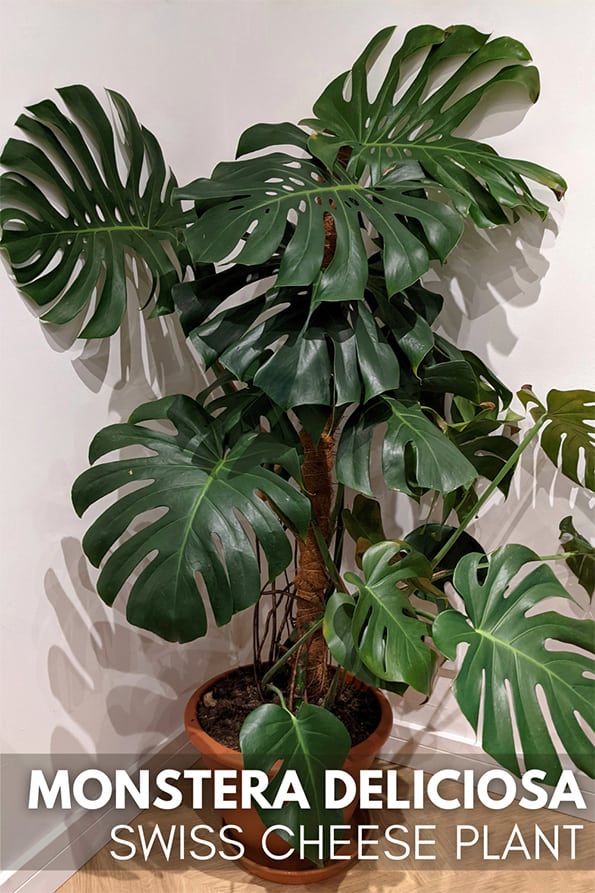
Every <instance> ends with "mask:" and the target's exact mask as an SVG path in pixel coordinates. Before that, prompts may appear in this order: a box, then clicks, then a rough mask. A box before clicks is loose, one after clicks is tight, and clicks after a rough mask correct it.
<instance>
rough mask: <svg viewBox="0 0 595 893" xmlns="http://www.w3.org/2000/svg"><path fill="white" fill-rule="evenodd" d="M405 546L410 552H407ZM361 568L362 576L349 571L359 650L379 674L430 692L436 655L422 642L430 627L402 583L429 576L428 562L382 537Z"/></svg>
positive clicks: (353, 633) (353, 625)
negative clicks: (418, 614) (419, 616)
mask: <svg viewBox="0 0 595 893" xmlns="http://www.w3.org/2000/svg"><path fill="white" fill-rule="evenodd" d="M401 551H405V552H406V554H405V555H404V556H403V557H399V555H400V552H401ZM362 571H363V579H362V578H360V577H358V576H357V575H356V574H351V573H349V574H347V575H346V579H347V580H348V581H349V582H350V583H354V584H355V585H356V586H357V590H358V594H357V598H356V600H355V608H354V611H353V620H352V627H351V634H352V639H353V643H354V646H355V650H356V654H357V656H358V657H359V659H360V660H361V661H362V663H363V664H364V666H365V667H367V669H368V670H369V671H370V672H371V673H372V674H373V675H375V676H377V677H378V678H379V679H385V680H388V681H390V682H404V683H406V684H407V685H411V686H412V687H413V688H415V689H417V691H420V692H424V693H427V692H429V690H430V684H431V680H432V668H433V665H434V655H433V654H432V652H431V651H430V649H429V648H428V646H427V645H426V644H425V642H424V635H426V634H427V627H426V625H425V624H424V623H422V622H421V621H420V620H418V619H417V618H416V617H415V611H414V609H413V607H412V605H411V602H410V600H409V597H408V594H407V592H406V591H404V590H403V589H399V588H398V584H399V583H403V582H405V581H412V582H413V581H415V580H416V579H419V578H422V579H427V580H430V579H431V577H432V567H431V565H430V562H429V561H428V560H427V559H426V558H425V557H424V556H423V555H421V554H420V553H419V552H415V551H414V550H413V549H411V548H410V547H404V549H403V550H401V549H400V547H399V546H398V545H396V544H395V543H393V542H382V543H376V544H375V545H373V546H371V547H370V548H369V549H368V550H367V551H366V552H365V553H364V556H363V559H362ZM331 611H334V607H333V609H331Z"/></svg>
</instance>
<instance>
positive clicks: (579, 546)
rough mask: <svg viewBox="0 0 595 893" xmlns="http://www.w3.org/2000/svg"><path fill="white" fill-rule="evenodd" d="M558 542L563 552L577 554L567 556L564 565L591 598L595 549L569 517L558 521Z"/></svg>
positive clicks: (594, 569) (594, 577) (593, 585)
mask: <svg viewBox="0 0 595 893" xmlns="http://www.w3.org/2000/svg"><path fill="white" fill-rule="evenodd" d="M560 542H561V543H562V548H563V549H564V551H565V552H574V553H578V554H575V555H572V556H570V555H569V556H568V558H567V559H566V564H567V565H568V567H569V568H570V570H571V571H572V573H573V574H574V575H575V577H576V578H577V580H578V581H579V583H580V584H581V586H582V587H583V589H585V590H586V591H587V592H588V594H589V595H590V596H592V595H593V592H595V549H594V548H593V546H592V545H591V543H590V542H589V540H588V539H586V537H584V536H582V534H580V533H579V532H578V530H577V529H576V527H575V526H574V523H573V520H572V517H571V516H570V515H568V517H567V518H563V519H562V520H561V521H560Z"/></svg>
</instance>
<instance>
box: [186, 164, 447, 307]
mask: <svg viewBox="0 0 595 893" xmlns="http://www.w3.org/2000/svg"><path fill="white" fill-rule="evenodd" d="M419 174H420V169H419V167H418V166H417V165H416V164H413V165H405V166H403V167H401V168H399V169H398V170H394V171H389V172H387V173H386V175H385V176H384V177H382V178H380V179H379V180H378V181H377V182H376V183H375V185H374V187H370V186H368V185H364V184H361V183H359V182H358V181H357V180H353V179H351V178H350V177H349V176H348V175H347V174H346V173H345V172H344V171H342V170H338V171H336V172H335V173H334V174H333V175H330V174H329V173H327V172H325V171H324V169H323V168H322V167H321V166H320V165H319V164H316V163H313V162H312V161H310V160H308V159H301V158H296V157H294V156H292V155H287V154H285V153H281V152H274V153H270V154H268V155H265V156H262V157H257V158H250V159H247V160H241V161H233V162H223V163H221V164H219V165H217V167H216V168H215V170H214V171H213V174H212V177H211V178H210V179H205V178H201V179H198V180H195V181H193V182H192V183H190V184H189V185H188V186H184V187H181V188H179V189H177V190H176V192H175V195H176V197H177V198H182V199H193V200H194V201H195V202H196V208H197V211H198V213H199V219H198V222H197V223H195V224H194V225H193V226H192V227H191V228H190V230H189V232H188V244H189V248H190V251H191V253H192V256H193V258H194V259H195V260H196V261H197V262H201V263H207V262H213V263H215V262H217V261H222V260H223V259H225V258H227V257H229V256H230V255H231V254H232V253H233V259H234V260H236V261H240V262H242V263H243V264H261V263H263V262H264V261H265V260H267V259H268V258H270V257H271V256H272V255H273V254H274V252H275V251H276V250H277V248H278V247H279V245H280V244H281V241H282V239H283V236H284V234H285V231H286V226H287V220H288V218H290V217H291V216H292V215H294V216H295V230H294V233H293V236H292V237H291V240H290V241H289V244H288V245H287V247H286V248H285V250H284V251H283V256H282V261H281V266H280V270H279V276H278V280H277V285H310V284H311V283H315V285H314V291H313V296H312V301H313V305H314V306H315V305H317V304H319V303H321V302H322V301H351V300H355V301H359V300H361V299H362V298H363V294H364V287H365V285H366V281H367V277H368V261H367V252H366V248H365V243H364V239H363V230H362V226H363V223H362V218H363V219H364V220H367V221H369V223H370V224H371V225H372V226H373V227H374V229H375V230H376V231H377V232H378V233H379V234H380V236H381V237H382V240H383V263H384V272H385V277H386V285H387V289H388V292H389V295H392V294H394V293H396V292H397V291H399V290H400V289H402V288H405V287H407V286H408V285H411V284H412V283H413V282H415V281H416V280H417V279H419V277H420V276H421V275H422V274H423V273H425V272H426V271H427V269H428V266H429V263H430V259H431V258H432V257H439V258H440V259H441V260H444V259H445V258H446V257H447V255H448V254H449V253H450V251H451V250H452V248H453V247H454V245H455V244H456V242H457V241H458V239H459V237H460V235H461V233H462V227H463V224H462V220H461V218H460V216H459V214H458V213H457V212H456V211H454V210H453V209H452V208H450V207H448V206H446V205H445V204H443V203H441V202H437V201H434V200H430V199H428V198H425V197H420V196H419V195H418V194H417V193H418V191H419V183H418V182H416V179H418V178H419ZM325 212H326V213H329V214H330V215H332V217H333V220H334V223H335V228H336V232H337V242H336V249H335V253H334V256H333V259H332V261H331V262H330V264H329V265H328V267H326V269H324V270H323V271H322V272H321V265H322V260H323V253H324V242H325V231H324V214H325ZM406 221H414V222H415V224H417V225H418V227H419V231H418V230H417V228H416V227H414V226H411V225H408V223H407V222H406ZM414 230H415V231H414Z"/></svg>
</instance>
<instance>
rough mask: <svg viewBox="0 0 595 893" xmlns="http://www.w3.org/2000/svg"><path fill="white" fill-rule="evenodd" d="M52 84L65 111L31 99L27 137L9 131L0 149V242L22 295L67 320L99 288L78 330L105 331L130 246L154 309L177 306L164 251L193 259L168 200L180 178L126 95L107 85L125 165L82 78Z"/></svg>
mask: <svg viewBox="0 0 595 893" xmlns="http://www.w3.org/2000/svg"><path fill="white" fill-rule="evenodd" d="M58 93H59V94H60V96H61V98H62V99H63V101H64V104H65V106H66V108H67V110H68V112H69V114H70V117H68V116H67V115H65V114H64V113H63V112H62V111H61V110H60V109H59V108H58V106H57V105H55V103H54V102H52V101H51V100H46V101H44V102H40V103H38V104H36V105H33V106H30V107H29V108H28V112H29V114H28V115H21V117H20V118H19V119H18V121H17V126H18V127H19V128H20V129H21V130H22V131H23V133H24V134H25V135H26V136H27V137H28V140H29V141H24V140H18V139H10V140H9V141H8V142H7V144H6V146H5V147H4V151H3V153H2V156H1V157H0V162H1V163H2V164H3V165H4V166H5V167H7V168H9V170H8V172H7V173H5V174H3V175H2V177H1V178H0V207H1V210H0V224H1V225H2V230H3V234H2V241H1V243H0V244H1V245H2V247H3V248H5V249H6V251H7V254H8V257H9V260H10V263H11V266H12V271H13V273H14V276H15V279H16V282H17V284H18V286H19V288H20V289H21V290H22V291H23V292H25V294H27V295H28V296H29V297H30V298H31V299H32V300H33V301H34V302H35V303H36V304H38V305H39V306H40V307H43V306H46V305H47V304H49V303H50V302H52V301H54V300H55V299H57V300H56V303H55V304H54V305H53V306H52V307H51V309H50V310H49V311H48V312H47V313H45V315H44V316H43V317H42V319H44V320H45V321H47V322H51V323H58V324H61V323H66V322H70V320H72V319H74V317H75V316H77V315H78V314H79V313H80V312H82V311H83V310H84V309H85V308H88V307H89V305H90V303H91V299H92V297H93V293H94V290H97V299H96V303H95V308H94V312H93V315H92V316H91V318H90V319H89V321H88V322H87V323H86V325H85V326H84V328H83V330H82V331H81V333H80V334H81V337H83V338H102V337H104V336H106V335H111V334H112V333H113V332H115V331H116V329H117V328H118V326H119V324H120V321H121V319H122V317H123V315H124V311H125V308H126V270H125V261H126V257H127V256H128V255H129V254H134V255H135V256H136V257H138V258H140V260H141V261H142V263H143V264H144V265H145V267H146V269H147V270H148V272H149V274H150V276H151V278H152V281H153V284H152V291H151V294H150V296H149V297H154V298H155V299H156V303H155V310H154V313H155V314H162V313H170V312H171V311H172V310H173V304H172V300H171V288H172V286H173V285H174V284H175V283H176V282H177V281H178V279H179V276H178V265H177V264H176V261H175V259H174V260H172V258H171V256H170V253H171V252H172V251H173V252H174V253H176V254H177V255H178V257H179V258H180V262H181V263H182V266H183V265H184V264H185V263H186V262H187V260H189V258H188V257H187V252H186V250H185V243H184V229H185V226H186V222H187V215H186V214H185V213H184V212H183V211H182V207H181V204H180V202H179V201H177V200H175V201H174V200H172V190H173V188H174V186H175V185H176V181H175V179H174V177H173V175H172V173H171V172H170V171H169V170H168V169H167V168H166V166H165V162H164V160H163V155H162V152H161V149H160V147H159V145H158V143H157V141H156V139H155V137H154V136H153V134H151V133H150V132H149V131H148V130H146V129H145V128H144V127H142V126H141V125H140V124H139V123H138V121H137V119H136V117H135V115H134V113H133V111H132V109H131V108H130V106H129V104H128V103H127V102H126V100H125V99H124V97H123V96H120V94H119V93H115V92H114V91H108V95H109V97H110V99H111V101H112V104H113V106H114V108H115V110H116V112H117V115H118V118H119V123H120V125H121V127H122V130H123V134H124V150H123V153H124V154H123V162H122V163H123V167H124V169H123V173H122V174H121V173H120V172H119V163H118V154H119V150H118V149H117V146H118V143H119V138H118V137H117V136H116V134H115V132H114V129H113V127H112V125H111V123H110V121H109V119H108V117H107V115H106V113H105V111H104V110H103V108H102V106H101V105H100V103H99V102H98V100H97V99H96V97H95V96H94V95H93V93H91V91H90V90H89V89H88V88H87V87H83V86H80V85H75V86H70V87H62V88H61V89H59V90H58ZM91 147H96V149H97V152H98V156H99V158H98V160H96V158H95V156H94V154H93V151H92V149H91ZM144 173H146V179H144V180H143V176H144ZM39 184H41V185H39Z"/></svg>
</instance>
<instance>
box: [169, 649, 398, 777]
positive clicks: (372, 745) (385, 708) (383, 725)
mask: <svg viewBox="0 0 595 893" xmlns="http://www.w3.org/2000/svg"><path fill="white" fill-rule="evenodd" d="M251 666H252V664H241V665H240V666H238V667H231V668H228V669H227V670H224V671H223V672H221V673H217V675H216V676H212V677H211V678H210V679H207V680H206V682H203V683H202V684H201V685H200V686H199V687H198V688H197V689H196V691H194V693H193V694H192V695H191V696H190V698H189V700H188V702H187V703H186V708H185V710H184V725H185V727H186V731H187V732H188V733H189V735H190V737H191V738H192V737H196V736H197V735H198V736H200V738H201V740H202V739H204V741H205V743H206V744H207V747H206V749H207V750H209V751H212V752H217V753H219V754H221V755H224V756H225V757H226V758H227V759H229V760H230V761H231V763H234V764H237V768H238V769H241V768H243V762H242V754H241V752H240V751H239V750H235V749H234V748H232V747H228V746H227V745H225V744H222V743H221V742H220V741H217V739H216V738H213V737H212V735H209V733H208V732H206V731H205V729H203V727H202V726H201V724H200V723H199V721H198V719H197V716H196V707H197V704H198V702H199V700H200V699H201V698H202V696H203V695H204V694H205V693H206V692H207V691H208V690H209V689H210V688H212V687H213V685H215V684H216V683H217V682H218V681H219V680H220V679H223V678H225V677H226V676H228V675H229V674H230V673H232V672H234V671H235V670H240V669H244V668H245V667H251ZM347 679H348V680H349V681H351V682H353V683H354V684H355V686H356V687H357V688H360V689H368V690H369V691H371V692H372V693H373V695H374V697H375V698H376V700H377V701H378V703H379V706H380V719H379V722H378V725H377V726H376V728H375V730H374V731H373V732H372V734H371V735H369V736H368V737H367V738H365V739H364V740H363V741H360V742H359V744H355V745H353V746H352V747H351V748H350V750H349V755H348V757H347V762H350V761H351V760H352V759H355V760H357V759H358V758H360V757H363V756H365V755H366V754H369V753H371V752H374V753H376V752H377V751H378V750H380V748H381V747H382V745H383V744H384V743H385V741H386V740H387V739H388V737H389V735H390V732H391V729H392V727H393V722H394V716H393V709H392V706H391V703H390V701H389V700H388V698H387V697H386V695H385V694H384V693H383V691H382V690H381V689H378V688H374V687H373V686H371V685H368V684H367V683H366V682H362V680H361V679H358V678H357V677H356V676H354V675H353V674H352V673H347ZM209 742H213V745H212V746H210V745H209ZM199 750H202V748H199Z"/></svg>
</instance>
